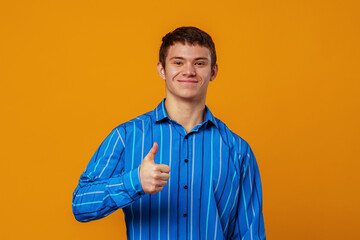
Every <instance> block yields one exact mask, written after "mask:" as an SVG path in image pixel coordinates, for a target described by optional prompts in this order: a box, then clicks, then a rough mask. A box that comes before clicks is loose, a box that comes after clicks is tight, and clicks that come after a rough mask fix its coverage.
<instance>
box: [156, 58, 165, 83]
mask: <svg viewBox="0 0 360 240" xmlns="http://www.w3.org/2000/svg"><path fill="white" fill-rule="evenodd" d="M156 67H157V70H158V73H159V76H160V77H161V78H162V79H164V80H165V68H164V67H163V65H162V64H161V62H158V63H157V65H156Z"/></svg>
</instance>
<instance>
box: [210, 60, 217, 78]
mask: <svg viewBox="0 0 360 240" xmlns="http://www.w3.org/2000/svg"><path fill="white" fill-rule="evenodd" d="M218 70H219V67H218V65H217V64H215V65H214V67H213V69H212V70H211V77H210V81H214V79H215V78H216V76H217V73H218Z"/></svg>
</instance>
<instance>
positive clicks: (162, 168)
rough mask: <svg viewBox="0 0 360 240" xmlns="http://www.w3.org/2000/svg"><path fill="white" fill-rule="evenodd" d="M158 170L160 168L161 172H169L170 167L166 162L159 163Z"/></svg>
mask: <svg viewBox="0 0 360 240" xmlns="http://www.w3.org/2000/svg"><path fill="white" fill-rule="evenodd" d="M156 166H157V170H159V171H160V172H163V173H168V172H170V167H169V166H168V165H166V164H157V165H156Z"/></svg>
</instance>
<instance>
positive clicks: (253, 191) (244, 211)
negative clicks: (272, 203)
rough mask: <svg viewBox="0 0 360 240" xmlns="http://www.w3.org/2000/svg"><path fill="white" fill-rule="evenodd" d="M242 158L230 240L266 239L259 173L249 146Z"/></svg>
mask: <svg viewBox="0 0 360 240" xmlns="http://www.w3.org/2000/svg"><path fill="white" fill-rule="evenodd" d="M243 158H244V159H243V161H242V164H241V182H240V193H239V202H238V209H237V216H236V220H235V229H234V234H233V236H232V239H244V240H247V239H249V240H250V239H254V240H255V239H256V240H263V239H266V237H265V228H264V219H263V214H262V190H261V180H260V173H259V168H258V165H257V163H256V159H255V156H254V153H253V152H252V150H251V148H250V146H249V145H247V150H246V152H245V153H244V155H243Z"/></svg>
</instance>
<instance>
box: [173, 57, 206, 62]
mask: <svg viewBox="0 0 360 240" xmlns="http://www.w3.org/2000/svg"><path fill="white" fill-rule="evenodd" d="M173 59H180V60H185V58H183V57H172V58H170V59H169V61H170V60H173ZM195 60H205V61H209V59H207V58H205V57H198V58H195Z"/></svg>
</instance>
